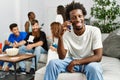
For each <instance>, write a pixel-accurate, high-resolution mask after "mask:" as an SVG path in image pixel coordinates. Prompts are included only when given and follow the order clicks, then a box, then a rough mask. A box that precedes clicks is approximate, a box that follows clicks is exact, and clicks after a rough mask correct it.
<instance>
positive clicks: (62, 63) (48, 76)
mask: <svg viewBox="0 0 120 80" xmlns="http://www.w3.org/2000/svg"><path fill="white" fill-rule="evenodd" d="M71 61H72V59H71V58H66V59H64V60H61V59H54V60H50V62H49V64H48V65H47V67H46V72H45V75H44V80H57V77H58V74H59V73H61V72H66V71H67V69H66V67H67V66H68V65H69V63H70V62H71Z"/></svg>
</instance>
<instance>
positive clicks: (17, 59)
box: [0, 54, 37, 80]
mask: <svg viewBox="0 0 120 80" xmlns="http://www.w3.org/2000/svg"><path fill="white" fill-rule="evenodd" d="M30 58H35V71H36V70H37V64H36V56H35V55H33V54H18V55H16V56H7V55H5V56H0V61H4V62H11V63H12V64H13V66H14V73H15V80H17V75H16V63H18V62H20V61H24V60H27V59H30Z"/></svg>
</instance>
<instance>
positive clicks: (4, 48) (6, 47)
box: [3, 45, 13, 52]
mask: <svg viewBox="0 0 120 80" xmlns="http://www.w3.org/2000/svg"><path fill="white" fill-rule="evenodd" d="M8 48H13V47H12V46H7V45H5V46H4V47H3V52H5V50H6V49H8Z"/></svg>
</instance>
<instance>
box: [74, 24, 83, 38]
mask: <svg viewBox="0 0 120 80" xmlns="http://www.w3.org/2000/svg"><path fill="white" fill-rule="evenodd" d="M84 32H85V26H83V27H82V29H80V30H74V33H75V34H76V35H77V36H80V35H82V34H83V33H84Z"/></svg>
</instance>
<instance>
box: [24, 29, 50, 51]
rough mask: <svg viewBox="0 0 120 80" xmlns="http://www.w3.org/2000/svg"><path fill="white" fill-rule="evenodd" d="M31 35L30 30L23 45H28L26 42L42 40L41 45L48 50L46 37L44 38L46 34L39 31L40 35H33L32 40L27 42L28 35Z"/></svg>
mask: <svg viewBox="0 0 120 80" xmlns="http://www.w3.org/2000/svg"><path fill="white" fill-rule="evenodd" d="M30 36H32V32H30V33H29V34H28V35H27V36H26V38H25V39H24V40H25V41H26V44H25V45H28V44H33V43H36V42H39V41H43V45H42V47H43V48H44V49H45V50H46V51H48V45H47V39H46V34H45V33H44V32H43V31H40V37H35V38H34V39H33V42H28V39H29V37H30Z"/></svg>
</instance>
